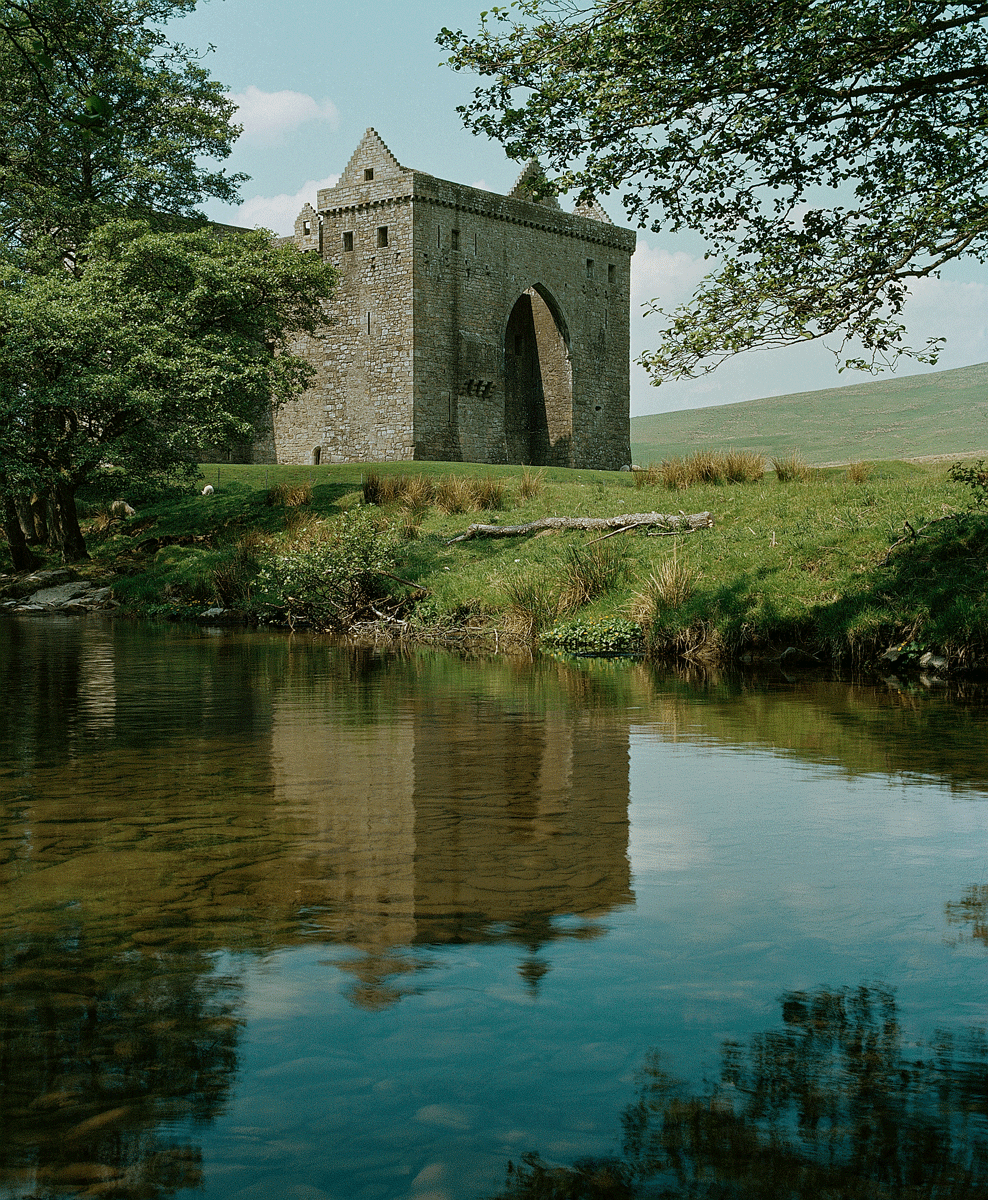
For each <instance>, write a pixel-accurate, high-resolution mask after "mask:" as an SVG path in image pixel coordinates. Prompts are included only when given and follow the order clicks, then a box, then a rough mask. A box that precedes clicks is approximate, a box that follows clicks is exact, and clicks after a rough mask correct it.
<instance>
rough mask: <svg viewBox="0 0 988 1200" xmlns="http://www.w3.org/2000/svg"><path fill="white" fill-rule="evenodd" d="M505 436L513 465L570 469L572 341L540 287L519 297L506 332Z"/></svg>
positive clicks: (546, 292) (558, 313)
mask: <svg viewBox="0 0 988 1200" xmlns="http://www.w3.org/2000/svg"><path fill="white" fill-rule="evenodd" d="M504 435H505V442H506V448H507V458H508V462H515V463H531V464H532V465H533V466H543V465H552V466H568V465H569V462H570V451H571V444H572V440H573V370H572V364H571V362H570V353H569V337H568V335H567V332H566V326H565V323H564V322H563V320H562V317H561V315H560V312H559V307H558V305H557V304H556V302H555V300H554V299H553V298H552V296H551V295H550V294H549V293H548V291H547V290H546V289H545V288H543V287H542V286H541V285H540V284H535V285H534V286H532V287H530V288H528V289H526V290H525V291H524V292H522V294H521V295H520V296H519V297H518V299H517V301H516V302H515V305H514V307H513V308H512V310H511V315H510V316H509V317H508V324H507V327H506V329H505V334H504Z"/></svg>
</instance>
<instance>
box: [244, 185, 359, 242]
mask: <svg viewBox="0 0 988 1200" xmlns="http://www.w3.org/2000/svg"><path fill="white" fill-rule="evenodd" d="M339 179H340V177H339V175H328V176H327V177H326V178H325V179H310V180H309V181H308V182H307V183H303V184H302V186H301V187H300V188H299V190H298V191H297V192H295V193H294V195H289V194H288V193H287V192H282V193H281V195H279V196H251V197H250V199H248V200H245V201H244V202H243V204H241V205H240V207H239V208H238V209H237V216H236V219H235V220H234V221H233V224H235V225H243V226H245V227H246V228H248V229H254V228H260V229H270V230H272V232H274V233H277V234H280V235H281V236H282V237H287V236H288V235H289V234H291V233H294V231H295V218H296V217H297V216H298V214H299V213H300V212H301V211H302V209H303V208H304V207H305V205H306V204H311V205H312V206H313V208H314V207H315V204H316V193H317V192H318V191H319V190H320V188H330V187H335V186H336V185H337V183H338V182H339Z"/></svg>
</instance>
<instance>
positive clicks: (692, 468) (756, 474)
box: [632, 450, 765, 491]
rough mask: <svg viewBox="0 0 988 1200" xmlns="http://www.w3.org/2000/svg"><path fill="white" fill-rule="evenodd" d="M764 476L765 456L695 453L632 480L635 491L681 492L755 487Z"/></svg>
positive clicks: (735, 452)
mask: <svg viewBox="0 0 988 1200" xmlns="http://www.w3.org/2000/svg"><path fill="white" fill-rule="evenodd" d="M764 474H765V456H764V454H759V453H758V452H757V451H755V450H697V451H696V453H695V454H688V455H687V456H686V457H685V458H679V457H674V458H666V459H663V460H662V462H659V463H651V464H650V465H649V466H648V467H647V468H645V469H644V470H642V469H638V470H636V471H633V472H632V479H633V482H634V485H635V487H636V488H646V487H664V488H668V489H669V491H683V490H684V489H686V488H688V487H693V486H695V485H697V484H705V483H706V484H710V483H712V484H722V483H757V482H758V480H760V479H761V478H762V476H763V475H764Z"/></svg>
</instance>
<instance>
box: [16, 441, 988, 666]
mask: <svg viewBox="0 0 988 1200" xmlns="http://www.w3.org/2000/svg"><path fill="white" fill-rule="evenodd" d="M790 465H791V466H792V468H793V470H792V471H791V472H787V471H786V470H782V471H780V472H779V473H776V472H773V471H771V470H770V471H768V472H767V473H765V474H764V475H757V474H756V476H755V478H754V481H752V482H739V483H727V482H719V483H711V482H706V483H702V482H701V483H696V484H691V485H689V486H685V487H682V486H681V487H678V488H675V489H670V488H667V487H666V486H664V485H663V483H662V481H661V475H660V472H658V471H655V472H652V473H651V475H646V474H645V473H644V472H642V473H634V474H631V473H627V472H596V471H571V470H565V469H562V468H547V469H544V470H538V471H535V470H530V469H526V468H520V467H499V468H483V467H478V466H476V465H472V464H444V463H391V464H384V465H379V466H369V465H365V466H361V465H359V464H354V465H341V466H336V465H330V466H319V467H263V466H262V467H258V466H243V467H240V466H229V465H221V466H218V467H217V466H215V465H213V466H205V467H204V468H203V475H204V482H206V481H208V482H209V483H210V484H211V485H212V487H213V489H214V490H213V494H211V495H206V496H203V495H194V496H177V497H171V498H166V499H162V500H159V501H158V502H157V503H153V504H143V505H137V504H135V507H136V508H137V509H138V511H137V513H136V515H135V516H132V517H122V518H121V517H111V516H110V515H109V513H108V511H107V510H106V509H105V508H103V507H100V506H99V505H94V506H92V507H91V508H90V509H89V510H88V511H86V512H85V514H84V529H85V531H86V535H87V542H88V544H89V547H90V553H91V555H92V562H91V563H89V564H82V565H80V567H79V569H78V570H77V571H76V576H77V578H83V579H87V578H91V579H92V581H93V583H94V585H98V586H99V587H109V588H110V589H111V591H110V593H109V594H107V595H106V596H105V597H104V602H105V603H107V604H113V605H116V606H117V611H119V612H122V613H125V614H132V615H142V616H150V617H156V618H166V619H187V620H245V621H251V622H261V623H272V624H285V625H289V626H293V627H299V626H303V627H304V626H308V627H316V628H324V629H331V630H334V631H336V632H342V633H351V632H358V633H362V635H363V636H365V637H366V636H371V637H385V636H386V637H405V638H421V639H424V640H429V641H439V642H443V641H448V642H449V643H451V644H462V643H463V642H464V641H469V640H471V639H479V640H481V641H483V642H485V643H490V644H491V645H492V646H494V647H495V648H503V647H504V646H506V645H512V644H518V645H533V644H534V645H539V646H542V647H545V648H556V649H561V650H566V651H570V652H576V653H590V652H596V653H628V652H640V653H643V654H645V655H646V656H648V657H650V658H654V659H656V660H666V661H669V660H674V659H680V660H682V659H686V660H694V661H707V662H727V661H738V660H741V661H759V660H764V659H773V658H776V659H781V658H783V656H784V657H785V659H786V660H787V661H788V662H791V663H795V662H796V661H798V660H799V659H803V660H805V661H806V662H807V663H819V664H820V665H823V666H826V665H829V664H831V663H834V662H851V663H853V664H855V665H859V666H860V665H864V664H866V663H868V662H876V661H878V660H879V659H881V658H882V657H883V656H885V661H886V662H888V661H896V662H897V665H898V666H899V667H901V666H902V665H903V664H905V665H915V666H919V665H920V664H922V665H924V666H925V667H926V668H932V669H935V670H938V671H944V672H949V671H955V672H956V671H966V670H977V669H982V668H984V667H985V666H986V665H988V574H986V571H985V562H986V561H988V554H986V552H988V516H985V515H983V514H982V513H981V512H979V511H974V512H971V511H969V510H970V508H971V505H972V501H973V500H975V499H976V498H977V495H978V489H977V488H974V489H972V487H970V486H965V485H964V484H963V483H959V482H956V481H954V480H952V479H951V478H950V477H949V473H948V470H947V469H946V466H945V465H944V464H942V463H939V464H916V463H903V462H883V463H871V464H861V463H858V464H853V465H852V466H851V467H846V468H845V467H840V468H825V469H805V468H802V467H801V466H800V464H799V463H798V461H794V462H793V463H792V464H790ZM787 474H788V475H789V477H788V478H780V477H779V476H780V475H782V476H785V475H787ZM680 482H681V483H682V482H683V480H682V479H681V480H680ZM125 498H126V497H125ZM369 501H374V502H373V503H372V502H369ZM654 512H664V513H670V514H680V513H687V514H693V513H704V512H709V513H710V514H711V519H712V522H713V524H712V527H710V528H700V529H696V530H694V531H692V532H671V531H663V530H662V529H661V528H653V529H651V530H646V529H645V528H644V527H643V526H639V527H638V528H637V529H633V530H631V531H626V532H616V531H614V530H610V531H607V532H605V533H603V534H601V533H600V532H587V531H583V530H575V529H574V530H541V531H538V532H535V533H534V534H529V535H516V536H510V537H488V536H482V537H471V538H470V539H467V540H461V541H455V540H453V539H454V538H456V537H458V536H459V535H461V534H463V533H464V532H465V531H466V530H467V529H468V527H469V526H470V525H471V524H480V523H482V524H485V525H489V526H498V525H500V526H506V525H511V526H515V525H521V524H525V523H529V522H534V521H537V520H539V519H540V518H543V517H547V516H555V517H580V518H587V517H589V518H614V517H618V516H624V517H627V516H628V515H629V514H643V513H654ZM650 534H651V536H649V535H650ZM348 564H349V565H348ZM46 565H48V566H54V565H55V564H53V563H49V564H46ZM351 568H352V569H351ZM0 569H2V568H0ZM348 572H349V574H348ZM327 580H328V581H329V584H330V585H331V586H324V585H326V584H327ZM12 587H13V588H14V589H15V590H17V589H19V591H18V594H17V596H16V597H14V596H13V595H12V593H11V591H10V589H11V588H12ZM0 595H5V596H6V600H7V602H9V601H10V600H11V599H16V600H17V602H18V603H20V604H21V605H23V602H24V599H25V594H24V588H23V584H22V583H19V582H18V581H17V580H16V579H12V578H11V577H9V576H8V577H7V578H6V579H5V580H0Z"/></svg>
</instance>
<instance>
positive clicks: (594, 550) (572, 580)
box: [561, 542, 627, 612]
mask: <svg viewBox="0 0 988 1200" xmlns="http://www.w3.org/2000/svg"><path fill="white" fill-rule="evenodd" d="M626 570H627V559H626V557H625V553H624V549H623V547H620V546H617V545H615V544H614V543H613V542H598V543H596V544H595V545H589V546H579V545H574V546H570V547H569V549H568V550H567V553H566V561H565V567H564V571H565V574H564V581H563V587H562V601H561V607H562V609H563V610H564V611H566V612H572V611H573V610H574V609H577V608H581V607H582V606H583V605H584V604H589V603H590V601H591V600H596V599H597V597H598V596H604V595H606V594H607V593H608V592H609V591H611V590H612V589H613V588H615V587H616V586H617V585H618V584H619V583H620V582H621V581H622V579H623V578H624V576H625V573H626Z"/></svg>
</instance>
